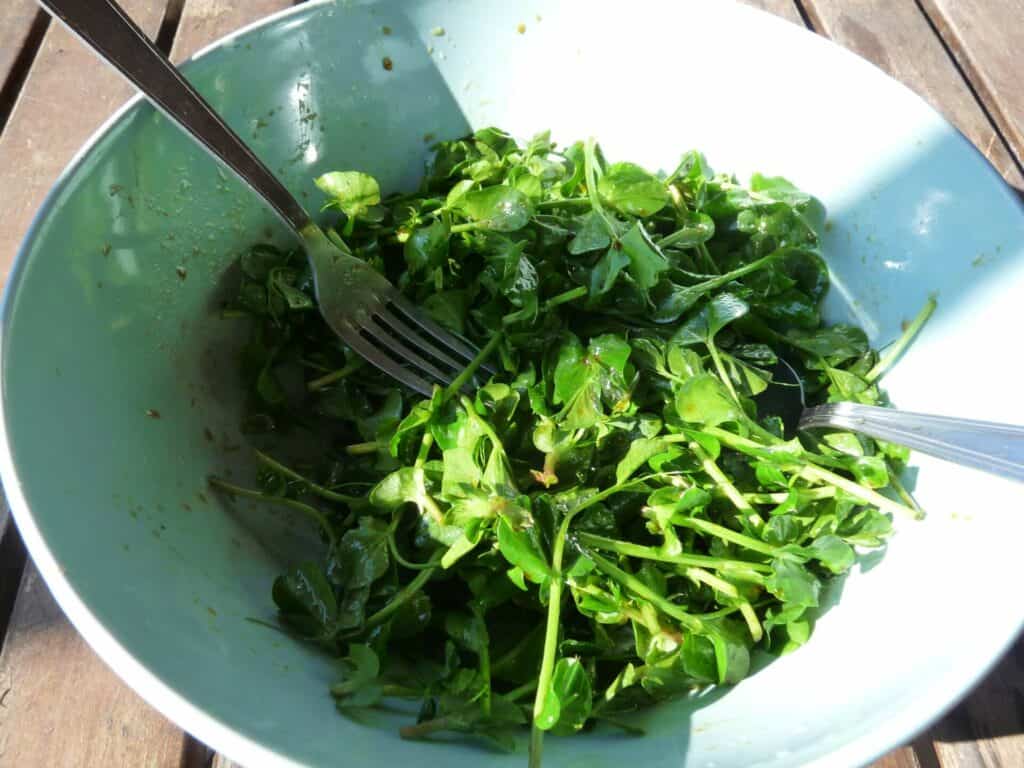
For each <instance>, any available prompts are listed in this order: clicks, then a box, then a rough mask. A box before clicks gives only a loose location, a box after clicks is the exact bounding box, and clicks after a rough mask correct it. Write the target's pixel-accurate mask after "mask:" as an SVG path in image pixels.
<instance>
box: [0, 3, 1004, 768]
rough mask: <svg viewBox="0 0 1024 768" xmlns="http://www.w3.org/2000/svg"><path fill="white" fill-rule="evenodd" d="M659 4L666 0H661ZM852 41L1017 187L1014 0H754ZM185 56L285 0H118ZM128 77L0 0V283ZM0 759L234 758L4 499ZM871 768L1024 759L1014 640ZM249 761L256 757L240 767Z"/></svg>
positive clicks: (206, 762)
mask: <svg viewBox="0 0 1024 768" xmlns="http://www.w3.org/2000/svg"><path fill="white" fill-rule="evenodd" d="M666 1H668V0H666ZM748 1H749V2H751V3H752V4H753V5H757V6H760V7H762V8H764V9H766V10H768V11H770V12H772V13H775V14H778V15H779V16H782V17H784V18H786V19H788V20H790V21H791V22H792V23H794V24H799V25H802V26H807V27H809V28H810V29H812V30H814V31H815V32H817V33H818V34H820V35H825V36H826V37H830V38H832V39H833V40H835V41H836V42H838V43H839V44H840V45H844V46H846V47H847V48H850V49H852V50H853V51H856V52H857V53H858V54H860V55H861V56H864V57H866V58H868V59H870V60H871V61H873V62H874V63H875V64H877V65H878V66H879V67H881V68H882V69H884V70H885V71H887V72H888V73H889V74H891V75H892V76H894V77H896V78H897V79H899V80H901V81H903V82H904V83H906V84H907V85H908V86H910V87H911V88H913V89H914V90H915V91H917V92H918V93H920V94H921V95H922V96H923V97H924V98H925V99H927V100H928V101H929V102H931V103H932V104H933V105H934V106H936V107H937V108H938V109H939V110H940V111H941V112H943V113H944V114H945V115H946V117H947V118H949V119H950V120H951V121H952V122H953V124H954V125H956V126H957V127H958V128H959V129H960V130H961V131H963V133H964V134H965V135H966V136H967V137H968V138H969V139H970V140H971V141H972V142H974V144H975V145H976V146H977V147H978V148H979V149H980V150H981V151H982V152H983V153H984V155H985V156H986V157H987V158H988V159H989V161H990V162H991V163H992V164H993V165H994V166H995V167H996V168H997V169H998V170H999V172H1000V173H1001V174H1002V175H1003V176H1004V177H1005V178H1006V180H1007V181H1008V182H1009V183H1010V184H1012V185H1013V186H1014V187H1016V188H1017V189H1018V191H1020V190H1022V189H1024V173H1022V162H1024V87H1022V86H1021V82H1020V80H1019V79H1018V77H1017V75H1018V73H1019V72H1020V71H1021V66H1020V64H1019V61H1020V58H1019V57H1020V52H1021V51H1022V50H1024V23H1022V21H1024V0H748ZM122 3H123V5H124V6H125V7H126V8H127V9H128V11H129V13H130V14H131V15H132V17H133V18H135V19H137V20H138V21H139V22H140V25H141V26H142V27H143V28H144V29H145V30H146V32H147V33H148V34H149V35H151V36H152V37H153V38H154V39H155V40H156V42H157V44H158V45H159V46H160V47H161V48H162V49H163V50H164V51H168V52H170V54H171V57H172V58H173V59H174V60H176V61H180V60H181V59H184V58H185V57H186V56H188V55H189V54H190V53H191V52H192V51H195V50H197V49H198V48H200V47H202V46H203V45H205V44H207V43H208V42H210V41H212V40H214V39H216V38H218V37H220V36H221V35H223V34H225V33H227V32H230V31H231V30H233V29H236V28H238V27H239V26H241V25H243V24H247V23H249V22H250V21H253V20H255V19H257V18H260V17H262V16H264V15H266V14H268V13H271V12H273V11H276V10H278V9H280V8H283V7H285V6H288V5H291V4H292V3H291V2H290V1H289V0H122ZM130 95H131V88H130V87H129V86H128V85H126V84H125V83H124V82H122V81H121V80H120V78H119V77H117V76H116V75H115V74H114V73H113V72H112V71H109V70H108V69H107V68H106V67H105V66H103V65H102V64H100V63H99V62H98V61H96V60H94V59H93V56H92V54H90V53H88V52H87V51H86V50H85V49H84V48H83V47H82V46H81V45H80V44H79V43H78V42H77V41H76V40H74V39H73V38H72V37H71V36H70V35H69V34H68V33H67V32H65V31H64V30H63V29H62V28H60V27H59V26H57V25H55V24H51V23H49V20H48V18H47V17H46V16H45V15H44V14H43V13H42V12H41V11H39V10H37V8H36V6H35V5H34V3H33V2H32V0H0V211H2V212H3V215H2V216H0V279H4V278H6V275H7V272H8V270H9V269H10V266H11V262H12V260H13V258H14V254H15V251H16V249H17V247H18V243H19V242H20V241H21V238H22V236H23V235H24V233H25V231H26V230H27V228H28V225H29V222H30V219H31V217H32V215H33V214H34V212H35V211H36V209H37V208H38V207H39V205H40V203H41V202H42V200H43V196H44V195H45V194H46V191H47V190H48V189H49V187H50V186H51V184H52V183H53V181H54V179H55V178H56V177H57V175H58V173H59V172H60V171H61V169H63V168H64V166H65V165H66V164H67V162H68V161H69V160H70V158H71V157H72V155H73V154H74V153H75V151H76V150H77V149H78V148H79V147H80V146H81V145H82V143H83V142H84V141H85V140H86V139H87V138H88V136H89V135H90V134H91V133H92V132H93V131H94V130H95V128H96V127H98V126H99V124H100V123H101V122H102V121H103V120H105V119H106V117H107V116H108V115H109V114H110V113H111V112H112V111H113V110H114V109H115V108H116V107H118V106H119V105H120V104H121V103H123V102H124V101H125V100H126V99H127V98H128V97H129V96H130ZM0 638H3V640H4V641H3V646H2V654H0V765H3V766H17V767H18V768H37V767H39V768H58V767H61V766H66V767H68V768H71V767H75V768H78V767H79V766H81V767H82V768H93V766H104V768H106V767H108V766H109V767H110V768H118V767H120V766H126V767H129V768H136V767H138V768H141V767H143V766H145V767H146V768H164V767H165V766H166V768H199V767H200V766H204V767H205V766H210V765H218V766H227V765H228V762H227V761H226V760H224V759H222V758H221V757H219V756H217V755H215V754H213V753H212V752H211V751H210V750H209V749H207V748H206V747H205V746H204V745H202V744H200V743H199V742H197V741H195V740H194V739H192V738H191V737H190V736H188V735H187V734H185V733H183V732H182V731H181V730H180V729H179V728H177V727H176V726H174V725H173V724H172V723H170V722H168V721H167V720H166V719H165V718H164V717H162V716H161V715H160V714H158V713H157V712H156V711H154V710H153V709H151V708H150V707H149V706H148V705H147V704H146V703H145V702H143V701H142V700H141V699H140V698H139V697H138V696H136V695H135V694H134V693H133V692H132V691H131V690H130V689H129V688H128V687H127V686H125V685H124V684H123V683H122V682H120V680H119V679H118V678H117V677H115V676H114V674H113V673H112V672H111V671H110V670H109V669H108V668H107V667H106V666H105V665H104V664H103V662H101V661H100V660H99V658H97V657H96V656H95V654H93V652H92V651H91V650H90V649H89V648H88V646H86V644H85V643H84V641H83V640H82V639H81V638H80V637H79V636H78V634H77V633H76V632H75V630H74V629H73V628H72V627H71V625H70V624H69V623H68V621H67V619H65V618H64V616H63V614H62V613H61V611H60V609H59V608H58V607H57V605H56V604H55V603H54V601H53V598H52V597H51V596H50V594H49V592H48V590H47V588H46V585H45V584H44V583H43V582H42V580H41V579H40V577H39V574H38V572H37V571H36V569H35V567H34V566H33V565H32V563H31V562H26V558H25V551H24V547H23V546H22V543H21V541H20V539H19V538H18V534H17V531H16V530H15V529H14V526H13V525H10V524H9V521H8V515H7V511H6V509H0ZM875 765H876V767H884V768H940V767H941V768H952V767H953V766H957V767H958V768H959V767H963V768H967V767H980V766H987V767H988V768H1024V640H1021V641H1018V643H1017V645H1016V647H1015V648H1014V649H1013V650H1012V651H1011V652H1010V653H1009V654H1008V655H1007V657H1006V658H1005V659H1004V660H1003V661H1002V662H1001V663H1000V665H999V666H998V667H997V669H996V670H995V671H994V672H993V673H992V674H991V675H990V676H989V677H988V679H987V680H985V681H984V682H983V683H982V684H981V685H980V686H978V688H977V689H976V690H975V691H974V692H973V693H972V694H971V695H970V696H969V697H968V698H967V699H966V700H965V701H963V702H962V703H961V704H960V705H959V706H957V707H956V708H955V709H954V710H952V712H950V713H949V714H948V715H947V716H946V717H945V718H944V719H943V720H941V721H940V722H939V723H937V724H936V725H934V726H933V727H932V728H930V729H929V730H928V731H926V732H925V733H924V734H921V735H920V736H918V737H917V738H916V739H915V740H914V741H913V742H912V743H911V744H909V745H907V746H904V747H902V748H900V749H898V750H896V751H894V752H892V753H891V754H889V755H887V756H886V757H884V758H883V759H881V760H879V761H878V762H877V763H876V764H875ZM249 768H257V767H255V766H250V767H249Z"/></svg>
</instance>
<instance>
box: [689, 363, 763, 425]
mask: <svg viewBox="0 0 1024 768" xmlns="http://www.w3.org/2000/svg"><path fill="white" fill-rule="evenodd" d="M675 406H676V413H678V414H679V418H681V419H682V420H683V421H686V422H689V423H691V424H704V425H705V426H709V427H714V426H718V425H719V424H721V423H723V422H735V423H739V424H743V423H745V422H746V414H744V413H743V411H742V410H741V409H740V407H739V406H738V405H737V404H736V402H735V401H734V400H733V399H732V397H731V396H730V395H729V392H728V391H727V390H726V388H725V386H724V385H723V384H722V382H721V381H719V380H718V378H717V377H716V376H713V375H711V374H709V373H702V374H700V375H698V376H694V377H692V378H690V379H687V380H686V381H685V382H683V384H682V385H681V386H680V387H679V389H677V390H676V397H675Z"/></svg>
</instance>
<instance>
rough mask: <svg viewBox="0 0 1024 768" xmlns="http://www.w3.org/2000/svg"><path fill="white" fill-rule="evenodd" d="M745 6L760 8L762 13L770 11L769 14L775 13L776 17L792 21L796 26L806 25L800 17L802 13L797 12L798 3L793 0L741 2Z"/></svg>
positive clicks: (744, 0) (750, 0)
mask: <svg viewBox="0 0 1024 768" xmlns="http://www.w3.org/2000/svg"><path fill="white" fill-rule="evenodd" d="M741 1H742V2H743V3H744V4H745V5H752V6H754V7H755V8H760V9H761V10H762V11H768V13H774V14H775V15H776V16H781V17H782V18H784V19H786V20H788V21H792V22H793V23H794V24H799V25H800V26H801V27H802V26H803V25H804V20H803V19H802V18H801V17H800V11H799V10H797V7H796V3H795V2H794V1H793V0H741Z"/></svg>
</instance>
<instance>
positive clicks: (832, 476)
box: [800, 464, 924, 520]
mask: <svg viewBox="0 0 1024 768" xmlns="http://www.w3.org/2000/svg"><path fill="white" fill-rule="evenodd" d="M800 475H801V476H802V477H804V478H806V479H807V480H813V481H817V482H819V483H830V484H831V485H834V486H835V487H836V488H838V489H839V490H841V491H845V492H846V493H848V494H850V495H851V496H853V497H854V498H857V499H860V500H861V501H863V502H865V503H866V504H870V505H871V506H873V507H878V508H879V509H880V510H883V511H885V512H892V513H893V514H897V515H905V516H906V517H909V518H910V519H911V520H920V519H921V518H923V517H924V513H923V512H921V511H920V510H915V509H911V508H910V507H907V506H905V505H903V504H900V503H899V502H898V501H893V500H892V499H890V498H888V497H887V496H883V495H882V494H880V493H878V492H877V491H874V490H872V489H870V488H865V487H864V486H863V485H861V484H860V483H856V482H854V481H853V480H847V479H846V478H845V477H843V476H842V475H837V474H836V473H835V472H832V471H830V470H828V469H825V468H824V467H819V466H817V465H815V464H805V465H804V466H803V467H802V468H801V470H800Z"/></svg>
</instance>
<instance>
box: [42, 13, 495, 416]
mask: <svg viewBox="0 0 1024 768" xmlns="http://www.w3.org/2000/svg"><path fill="white" fill-rule="evenodd" d="M39 3H40V5H42V6H43V8H45V9H46V10H47V11H49V12H50V14H52V15H53V16H54V18H56V19H58V20H60V21H61V22H63V23H64V25H65V26H67V28H68V29H69V30H70V31H71V32H72V33H74V34H75V35H76V36H78V38H79V39H80V40H82V42H84V43H85V44H86V45H87V46H88V47H90V48H92V49H93V51H94V52H95V53H97V54H99V56H100V58H102V59H103V60H104V61H106V62H107V63H108V64H110V65H112V66H113V67H114V68H115V69H117V70H118V71H119V72H120V73H121V74H122V75H124V76H125V77H126V78H127V79H128V80H130V81H131V82H132V83H133V84H134V85H135V87H136V88H138V89H139V90H140V91H142V93H143V94H144V95H145V96H146V97H147V98H148V99H149V100H150V101H151V102H152V103H153V105H154V106H155V107H156V108H157V109H159V110H160V111H161V112H163V113H164V114H165V115H166V116H167V117H169V118H170V119H171V120H172V121H174V122H175V123H177V124H178V126H179V127H180V128H181V129H182V130H184V131H185V132H186V133H187V134H189V135H190V136H191V137H192V138H193V139H195V140H196V141H197V142H198V143H199V144H200V145H201V146H202V147H203V148H205V149H206V150H207V151H208V152H209V153H210V154H212V155H213V156H214V157H215V158H217V159H219V160H220V161H221V162H223V163H224V164H225V165H226V166H228V168H230V169H231V170H232V171H234V172H235V173H236V174H237V175H238V177H239V178H240V179H241V180H242V181H243V182H245V183H246V184H247V185H248V186H249V187H251V188H252V190H253V191H254V192H256V194H258V195H259V196H260V197H262V198H263V200H264V202H266V203H267V204H268V205H269V206H270V207H271V208H273V209H274V211H275V212H276V213H277V214H278V215H279V216H280V217H281V219H283V220H284V222H285V223H286V224H287V225H288V226H289V227H290V228H291V229H292V230H293V231H294V232H295V233H296V234H297V235H298V236H299V238H300V239H301V240H302V244H303V247H304V249H305V251H306V256H307V258H308V259H309V265H310V269H311V270H312V272H313V279H314V285H315V290H316V298H317V303H318V304H319V306H320V312H321V314H322V315H323V316H324V319H325V320H326V321H327V324H328V325H329V326H330V327H331V328H332V329H333V330H334V332H335V333H337V334H338V336H340V337H341V338H342V340H343V341H344V342H345V343H346V344H348V346H349V347H351V349H352V350H353V351H355V352H356V353H357V354H359V355H361V356H362V357H363V358H365V359H366V360H367V361H368V362H370V363H372V364H373V365H375V366H376V367H377V368H379V369H380V370H382V371H384V372H385V373H388V374H390V375H391V376H393V377H394V378H395V379H397V380H398V381H400V382H401V383H402V384H405V385H406V386H407V387H409V388H410V389H413V390H415V391H417V392H419V393H421V394H423V395H427V396H429V395H430V394H431V391H432V389H433V384H434V383H440V384H445V385H447V384H450V383H451V382H452V381H453V380H454V379H455V378H456V377H457V375H458V374H459V373H461V372H462V371H463V370H465V368H466V367H467V365H468V364H469V363H470V362H472V361H473V360H474V359H475V357H476V356H477V354H478V353H477V350H476V349H475V348H474V347H473V346H472V345H470V344H469V343H467V342H466V341H463V340H462V339H459V338H456V337H455V336H454V335H452V334H451V333H449V332H448V331H446V330H445V329H444V328H442V327H441V326H440V325H438V324H437V323H435V322H434V321H433V320H431V319H430V318H428V317H426V316H425V315H424V313H423V312H421V311H420V310H418V309H417V308H416V307H414V306H413V305H412V304H411V303H410V302H409V301H408V300H406V299H405V298H404V297H403V296H402V295H401V294H400V293H399V292H398V290H397V289H396V288H395V287H394V286H393V285H391V283H390V282H388V280H387V279H386V278H384V277H383V276H382V275H381V274H379V273H378V272H376V271H375V270H374V269H372V268H371V267H370V266H369V265H367V264H366V263H364V262H363V261H361V260H359V259H357V258H356V257H355V256H353V255H352V254H351V252H346V250H347V249H346V250H342V248H340V247H339V246H337V245H335V244H334V243H333V242H332V241H331V240H329V239H328V238H327V236H326V235H325V234H324V233H323V231H322V230H321V229H320V228H319V227H318V226H317V225H316V224H315V223H314V222H313V220H312V218H311V217H310V215H309V214H308V213H307V212H306V210H305V209H304V208H303V207H302V205H301V204H300V203H299V202H298V201H297V200H296V199H295V198H294V197H293V196H292V194H291V193H290V192H289V191H288V190H287V189H285V187H284V185H283V184H281V182H280V181H279V180H278V179H277V178H276V177H275V176H274V175H273V174H272V173H271V172H270V170H269V169H268V168H267V167H266V166H265V165H264V164H263V163H262V162H261V161H260V159H259V158H258V157H256V155H255V154H254V153H253V151H252V150H251V149H249V147H248V146H246V144H245V142H243V141H242V140H241V139H240V138H239V137H238V135H237V134H235V132H234V131H232V130H231V129H230V128H229V127H228V126H227V124H226V123H225V122H224V121H223V120H222V119H221V117H220V116H219V115H218V114H217V113H216V112H215V111H214V110H213V108H212V107H211V106H210V105H209V104H207V103H206V101H205V100H204V99H203V97H202V96H200V95H199V94H198V93H197V92H196V90H195V88H193V87H192V86H191V85H190V84H189V83H188V81H186V80H185V78H183V77H182V76H181V74H179V72H178V70H177V69H175V67H174V65H173V64H171V62H170V61H169V60H168V59H167V57H166V56H164V54H163V53H162V52H161V51H160V50H159V49H158V48H157V47H156V46H155V45H153V44H152V43H151V42H150V41H149V38H147V37H146V35H145V33H143V32H142V30H140V29H139V28H138V26H136V25H135V23H134V22H133V21H132V20H131V19H130V18H129V17H128V15H127V14H126V13H125V12H124V10H123V9H122V8H121V7H120V6H119V5H117V3H115V2H113V0H39ZM482 367H483V368H484V370H488V371H490V369H489V368H488V367H487V366H486V365H484V366H482ZM490 372H491V373H493V371H490Z"/></svg>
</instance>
